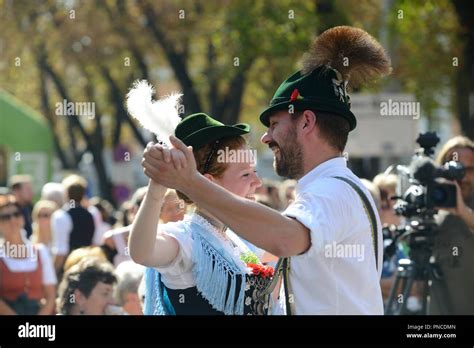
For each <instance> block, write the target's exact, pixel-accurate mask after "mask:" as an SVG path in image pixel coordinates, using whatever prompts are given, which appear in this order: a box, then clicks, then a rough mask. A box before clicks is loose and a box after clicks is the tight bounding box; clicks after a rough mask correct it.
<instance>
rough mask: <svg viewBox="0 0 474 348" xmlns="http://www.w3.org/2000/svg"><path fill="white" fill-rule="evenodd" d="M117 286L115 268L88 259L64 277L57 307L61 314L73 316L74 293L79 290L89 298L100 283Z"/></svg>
mask: <svg viewBox="0 0 474 348" xmlns="http://www.w3.org/2000/svg"><path fill="white" fill-rule="evenodd" d="M99 282H102V283H105V284H115V283H116V282H117V278H116V277H115V275H114V268H113V267H112V265H111V264H110V263H108V262H102V261H100V259H97V258H87V259H84V260H82V261H81V262H79V263H78V264H76V265H74V266H73V267H71V269H70V270H69V271H67V272H66V273H65V274H64V276H63V280H62V281H61V284H60V285H59V290H58V299H57V303H56V304H57V306H58V312H59V313H61V314H66V315H67V314H71V311H72V308H73V307H74V304H75V301H74V291H75V290H76V289H77V290H79V291H80V292H81V293H82V294H83V295H84V296H85V297H86V298H88V297H89V296H90V294H91V292H92V290H94V288H95V287H96V285H97V284H98V283H99Z"/></svg>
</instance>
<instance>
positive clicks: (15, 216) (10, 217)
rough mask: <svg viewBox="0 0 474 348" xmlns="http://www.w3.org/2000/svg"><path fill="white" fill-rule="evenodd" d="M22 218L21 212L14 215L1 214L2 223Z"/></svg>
mask: <svg viewBox="0 0 474 348" xmlns="http://www.w3.org/2000/svg"><path fill="white" fill-rule="evenodd" d="M20 216H21V212H19V211H15V212H13V213H8V214H0V221H8V220H11V219H13V218H17V217H20Z"/></svg>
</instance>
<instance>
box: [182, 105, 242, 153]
mask: <svg viewBox="0 0 474 348" xmlns="http://www.w3.org/2000/svg"><path fill="white" fill-rule="evenodd" d="M248 132H250V126H249V125H248V124H246V123H238V124H236V125H233V126H226V125H225V124H223V123H222V122H219V121H217V120H215V119H213V118H212V117H211V116H209V115H206V114H204V113H202V112H200V113H197V114H192V115H189V116H186V117H185V118H183V119H182V120H181V122H180V123H179V124H178V126H177V127H176V129H175V135H176V137H177V138H178V139H180V140H181V141H182V142H183V143H184V144H186V146H192V147H193V148H194V149H198V148H200V147H202V146H204V145H205V144H209V143H212V142H214V141H216V140H218V139H221V138H226V137H231V136H238V135H243V134H247V133H248Z"/></svg>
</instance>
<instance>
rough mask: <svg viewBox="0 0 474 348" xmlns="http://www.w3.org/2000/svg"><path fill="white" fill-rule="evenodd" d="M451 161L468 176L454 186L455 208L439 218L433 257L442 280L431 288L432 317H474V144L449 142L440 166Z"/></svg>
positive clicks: (462, 140)
mask: <svg viewBox="0 0 474 348" xmlns="http://www.w3.org/2000/svg"><path fill="white" fill-rule="evenodd" d="M452 160H454V161H458V162H460V163H461V164H462V165H463V166H464V168H465V175H464V177H463V178H462V179H461V180H459V181H458V182H455V184H456V187H457V199H456V200H457V203H456V204H457V206H456V208H449V209H447V208H443V209H442V210H440V211H439V212H438V215H437V218H436V222H437V224H438V226H439V232H438V234H437V236H436V240H435V246H434V255H435V257H436V260H437V263H438V265H439V267H440V270H441V272H442V277H440V278H439V279H434V280H433V283H432V286H431V288H430V296H431V305H430V309H429V314H474V301H473V300H472V294H474V273H473V272H472V265H473V264H474V214H473V211H472V208H474V142H473V141H471V140H470V139H469V138H466V137H463V136H457V137H455V138H452V139H450V140H449V141H448V142H446V144H444V146H443V148H442V149H441V151H440V153H439V155H438V158H437V162H438V165H443V164H444V163H446V162H448V161H452Z"/></svg>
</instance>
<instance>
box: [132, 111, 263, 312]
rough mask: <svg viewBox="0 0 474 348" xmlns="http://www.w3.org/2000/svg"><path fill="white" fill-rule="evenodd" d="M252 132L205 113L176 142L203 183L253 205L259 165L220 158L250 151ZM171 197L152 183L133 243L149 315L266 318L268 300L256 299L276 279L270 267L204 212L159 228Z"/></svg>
mask: <svg viewBox="0 0 474 348" xmlns="http://www.w3.org/2000/svg"><path fill="white" fill-rule="evenodd" d="M248 132H249V126H248V125H247V124H237V125H234V126H228V125H224V124H222V123H221V122H218V121H216V120H214V119H213V118H212V117H210V116H208V115H206V114H204V113H198V114H193V115H189V116H187V117H185V118H184V119H182V120H181V122H180V123H179V124H178V126H177V127H176V129H175V134H176V137H178V138H179V139H181V141H182V142H183V143H184V144H186V145H189V146H192V147H193V149H194V153H192V154H191V156H193V160H194V161H195V163H196V164H197V170H198V171H199V173H200V175H202V176H203V178H205V180H208V181H209V182H213V183H215V184H216V185H218V186H219V187H221V188H222V189H223V190H225V191H226V192H231V193H232V194H233V195H235V196H236V197H240V198H242V199H244V200H248V201H250V200H252V199H254V194H255V190H256V189H257V187H259V186H260V185H261V181H260V179H259V178H258V176H257V175H256V171H255V165H254V161H253V159H252V158H251V157H250V156H243V157H242V158H241V159H240V160H237V158H235V159H236V161H235V162H234V161H226V160H224V156H222V155H221V154H222V152H225V151H235V152H236V153H242V150H244V151H250V149H248V146H247V143H246V140H245V139H244V138H243V137H242V135H244V134H247V133H248ZM151 146H152V144H151V145H150V144H149V145H148V148H149V147H151ZM250 153H251V152H250ZM234 157H235V156H234ZM183 159H184V157H183ZM166 190H167V188H166V187H164V186H162V185H160V184H158V183H156V182H155V181H153V180H150V182H149V185H148V191H147V193H146V195H145V198H144V200H143V202H142V204H141V205H140V208H139V210H138V213H137V215H136V217H135V220H134V222H133V225H132V229H131V233H130V236H129V241H128V243H129V244H128V245H129V250H130V256H131V258H132V260H133V261H135V262H136V263H138V264H141V265H144V266H146V267H147V269H146V271H145V278H146V280H145V283H146V295H145V309H144V314H148V315H150V314H165V315H173V314H176V315H219V314H226V315H242V314H266V313H267V311H268V301H269V296H266V295H262V296H258V294H259V293H261V292H262V291H263V289H264V285H265V283H268V282H269V280H270V278H271V270H269V267H268V266H267V267H264V266H263V265H261V264H260V261H259V260H258V258H257V257H256V256H255V254H252V253H251V252H250V250H249V248H248V247H247V246H246V244H245V243H244V242H243V241H242V240H240V238H239V237H238V236H237V235H235V234H232V233H230V231H228V230H227V228H226V226H225V225H224V224H223V223H222V222H221V221H220V220H219V219H218V218H216V217H215V216H214V215H213V214H211V213H210V212H208V211H207V210H206V209H204V208H201V207H200V205H199V204H196V209H195V210H194V212H193V213H192V214H191V215H190V216H189V217H187V218H185V219H184V220H183V221H177V222H169V223H166V224H161V223H160V222H159V217H160V214H159V212H160V209H161V207H162V205H163V202H164V196H165V193H166ZM179 195H180V197H181V198H183V199H184V200H185V201H186V202H187V203H192V202H191V201H190V200H189V198H188V197H186V196H185V195H183V194H182V193H179ZM249 264H253V266H251V265H249ZM252 267H254V268H252ZM255 269H259V270H265V272H266V271H268V273H265V274H256V273H254V270H255Z"/></svg>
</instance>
